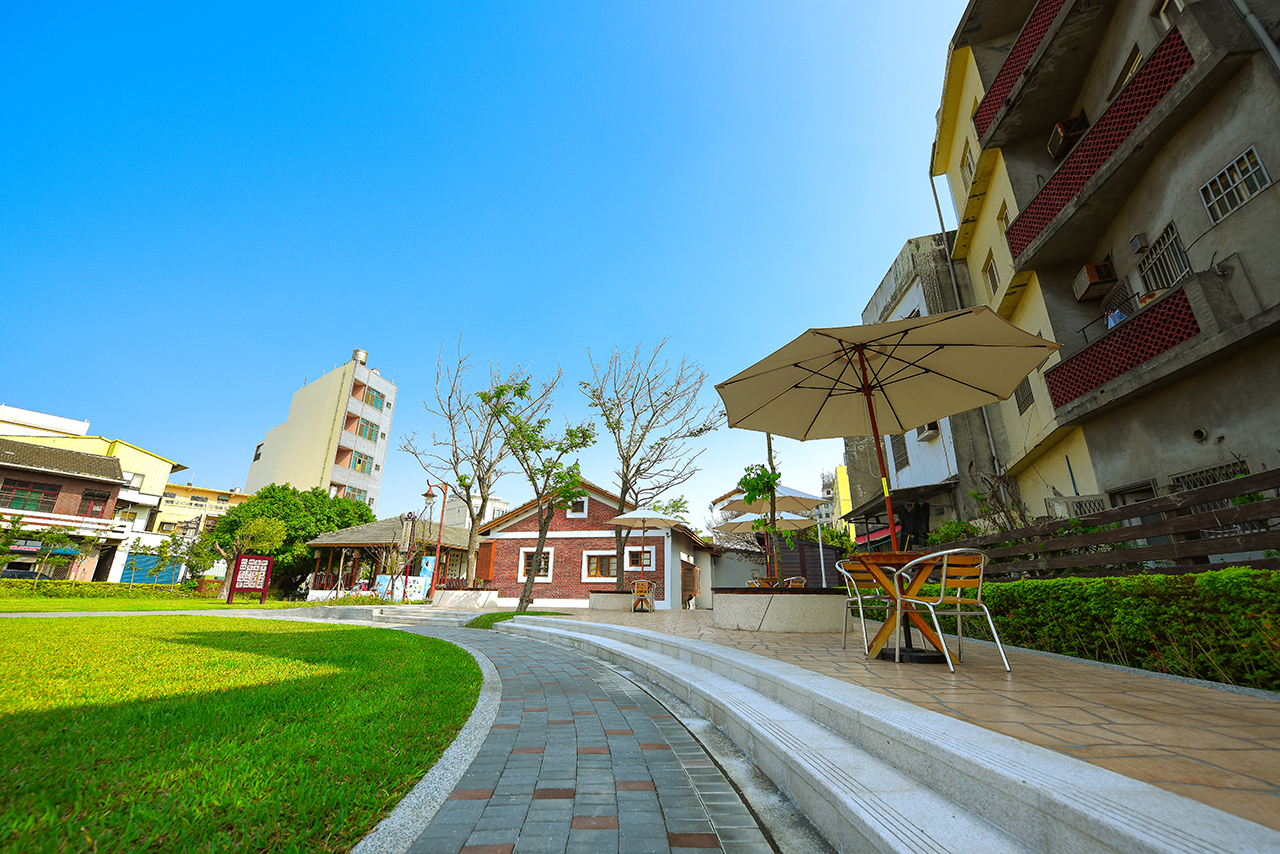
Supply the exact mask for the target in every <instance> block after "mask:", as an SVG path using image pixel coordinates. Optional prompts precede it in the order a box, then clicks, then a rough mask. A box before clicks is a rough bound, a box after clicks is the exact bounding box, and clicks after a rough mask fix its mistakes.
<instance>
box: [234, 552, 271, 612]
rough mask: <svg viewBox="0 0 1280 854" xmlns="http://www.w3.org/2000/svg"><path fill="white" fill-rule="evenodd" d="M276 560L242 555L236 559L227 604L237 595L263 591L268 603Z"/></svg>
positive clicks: (263, 601)
mask: <svg viewBox="0 0 1280 854" xmlns="http://www.w3.org/2000/svg"><path fill="white" fill-rule="evenodd" d="M274 564H275V558H272V557H263V556H262V555H240V557H238V558H236V568H235V570H234V572H233V573H232V575H231V589H230V590H229V591H227V604H228V605H230V604H231V602H232V600H233V599H235V596H236V593H249V592H252V593H257V592H258V591H262V600H261V602H260V603H259V604H262V603H265V602H266V601H267V585H268V584H270V583H271V567H272V566H273V565H274Z"/></svg>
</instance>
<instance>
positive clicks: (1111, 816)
mask: <svg viewBox="0 0 1280 854" xmlns="http://www.w3.org/2000/svg"><path fill="white" fill-rule="evenodd" d="M535 626H536V627H539V628H542V629H545V630H547V631H550V632H554V633H558V634H560V635H561V636H563V637H565V638H566V640H569V639H570V638H572V641H571V642H572V643H575V644H586V645H588V646H589V645H591V642H590V641H587V639H588V638H595V639H607V640H611V641H614V642H617V643H621V644H623V645H625V646H628V647H630V648H631V650H632V652H631V653H628V655H631V656H632V657H634V658H635V659H636V662H635V665H634V668H633V669H637V672H642V673H644V674H645V675H646V677H647V678H649V674H650V673H651V672H652V673H655V674H656V676H657V678H653V681H655V682H657V683H658V684H663V685H664V687H668V688H669V690H672V691H673V693H675V694H677V696H680V697H681V699H683V700H685V701H686V702H688V703H689V704H690V705H691V706H693V707H694V708H696V709H698V710H699V711H701V712H703V713H704V714H707V710H708V709H711V708H714V707H715V706H716V705H717V703H716V698H715V697H713V696H711V695H709V694H707V692H705V691H702V690H701V689H700V688H699V687H698V686H697V684H696V683H695V684H690V685H684V684H681V685H680V686H679V688H675V687H672V686H670V685H666V681H669V680H664V678H663V674H662V668H661V666H658V667H651V666H649V665H648V664H647V662H649V661H650V660H652V657H653V655H654V654H655V653H656V654H659V655H661V656H664V657H665V658H667V659H676V660H679V661H683V662H685V663H687V664H691V665H693V666H695V667H697V668H700V669H702V670H704V671H709V672H711V673H714V674H716V675H718V676H722V677H725V678H727V679H729V680H730V681H731V682H734V683H737V684H738V685H741V686H743V687H745V688H748V689H751V690H754V691H756V692H758V693H760V694H762V695H764V696H766V697H768V698H770V699H772V700H776V701H777V702H779V703H781V704H782V705H783V706H785V707H787V708H789V709H791V710H793V711H794V712H797V713H799V714H800V715H802V716H804V717H806V718H809V719H810V720H812V721H814V722H816V723H817V724H819V725H821V726H824V727H826V728H827V729H830V730H832V731H833V732H835V733H837V734H839V735H841V736H842V737H844V738H846V739H848V740H849V741H850V742H852V743H853V744H855V745H858V746H860V747H862V748H864V749H865V750H867V751H868V752H869V753H870V754H872V755H873V756H876V757H877V758H879V759H881V760H883V761H885V762H887V763H889V764H890V765H892V766H894V767H896V768H898V769H899V770H901V771H902V772H904V773H905V774H906V775H907V776H909V777H912V778H914V779H916V780H919V781H920V782H922V783H923V784H925V785H926V786H928V787H930V788H932V789H934V790H935V791H942V792H947V793H948V795H949V798H950V799H951V800H953V801H955V802H956V803H959V804H960V805H962V806H964V807H965V808H966V809H968V810H969V811H971V812H973V813H975V814H977V815H979V816H981V817H982V818H984V819H986V820H987V821H989V822H991V823H992V824H994V825H995V826H997V827H1001V828H1003V829H1005V830H1006V831H1008V832H1009V833H1010V834H1011V835H1013V836H1014V837H1016V838H1018V839H1021V840H1023V841H1024V842H1026V843H1027V844H1029V845H1030V846H1031V847H1032V848H1035V849H1038V850H1044V851H1075V850H1102V851H1114V852H1123V853H1124V854H1129V853H1130V852H1133V854H1156V852H1162V853H1163V852H1169V853H1170V854H1235V852H1241V851H1251V852H1253V851H1257V852H1263V851H1268V852H1280V833H1277V832H1276V831H1274V830H1271V829H1270V828H1267V827H1264V826H1262V825H1259V824H1255V823H1254V822H1251V821H1247V820H1246V819H1243V818H1240V817H1238V816H1235V815H1232V814H1230V813H1226V812H1223V811H1222V810H1218V809H1215V808H1213V807H1210V806H1208V805H1205V804H1201V803H1199V802H1198V801H1193V800H1191V799H1189V798H1184V797H1182V796H1180V795H1175V794H1173V793H1172V792H1167V791H1165V790H1164V789H1160V788H1158V787H1156V786H1153V785H1150V784H1148V783H1144V782H1141V781H1139V780H1133V779H1131V778H1128V777H1124V776H1122V775H1120V774H1117V773H1115V772H1112V771H1108V770H1106V769H1104V768H1099V767H1096V766H1093V765H1090V764H1089V763H1087V762H1084V761H1082V760H1079V759H1075V758H1073V757H1068V756H1063V755H1061V754H1059V753H1055V752H1054V751H1052V750H1049V749H1047V748H1043V747H1039V746H1037V745H1033V744H1029V743H1027V742H1023V741H1020V740H1018V739H1015V738H1012V737H1010V736H1006V735H1002V734H1000V733H996V732H992V731H990V730H986V729H982V728H981V727H978V726H975V725H973V724H969V723H966V722H964V721H960V720H956V719H954V718H950V717H948V716H946V715H942V714H940V713H937V712H932V711H929V710H926V709H921V708H918V707H916V706H914V705H912V704H910V703H907V702H905V701H902V700H896V699H894V698H892V697H886V696H884V695H883V694H877V693H876V692H874V691H871V690H869V689H867V688H863V687H861V686H858V685H853V684H851V683H848V682H843V681H840V680H838V679H833V678H831V677H828V676H823V675H822V674H819V673H814V672H812V671H809V670H805V669H804V668H801V667H798V666H796V665H792V664H787V663H785V662H780V661H775V660H772V659H766V658H763V657H761V656H757V655H755V654H753V653H749V652H745V651H742V650H736V649H732V648H729V647H724V646H720V645H717V644H713V643H708V642H705V641H698V640H693V639H689V638H679V637H675V636H673V635H666V634H662V633H659V632H652V631H648V630H646V629H636V628H628V627H620V626H613V625H606V624H598V623H586V622H582V621H578V620H561V619H556V618H552V617H517V618H515V620H512V621H509V622H507V623H499V624H498V628H500V629H502V630H505V631H514V630H516V629H517V628H518V627H530V628H531V627H535ZM628 666H633V663H632V662H630V661H629V662H628ZM1014 678H1016V674H1015V675H1014ZM707 716H708V717H712V718H713V719H714V717H713V715H712V714H707ZM735 741H736V739H735ZM739 746H740V747H742V749H743V750H744V751H746V752H747V753H748V754H751V753H752V751H751V749H750V748H749V746H748V745H746V744H739ZM775 783H777V784H778V785H779V786H780V787H781V788H783V789H784V790H785V789H786V786H784V785H783V781H782V780H777V779H775ZM810 818H811V820H813V819H814V818H815V817H814V816H810Z"/></svg>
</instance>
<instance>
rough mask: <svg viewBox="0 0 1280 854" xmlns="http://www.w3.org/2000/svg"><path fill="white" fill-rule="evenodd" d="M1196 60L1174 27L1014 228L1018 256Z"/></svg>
mask: <svg viewBox="0 0 1280 854" xmlns="http://www.w3.org/2000/svg"><path fill="white" fill-rule="evenodd" d="M1193 62H1194V60H1193V59H1192V58H1191V51H1189V50H1187V45H1186V43H1185V42H1184V41H1183V40H1182V36H1181V35H1179V34H1178V31H1177V30H1170V31H1169V35H1167V36H1165V39H1164V41H1163V42H1161V43H1160V46H1159V47H1158V48H1156V52H1155V53H1153V54H1151V58H1150V59H1148V60H1147V61H1146V62H1145V63H1144V64H1143V65H1142V68H1140V69H1138V73H1137V74H1136V75H1134V78H1133V79H1132V80H1130V81H1129V83H1128V84H1127V85H1126V86H1125V87H1124V89H1123V90H1122V91H1121V92H1120V94H1119V96H1117V97H1116V99H1115V100H1114V101H1112V102H1111V106H1110V107H1107V109H1106V112H1104V113H1103V114H1102V117H1101V118H1099V119H1098V123H1097V124H1095V125H1094V126H1093V127H1092V128H1090V129H1089V132H1088V133H1087V134H1085V137H1084V139H1082V140H1081V141H1080V143H1079V144H1078V145H1077V146H1076V147H1075V149H1074V150H1073V151H1072V152H1071V154H1070V156H1069V157H1067V159H1066V160H1064V161H1063V162H1062V165H1061V166H1059V167H1058V170H1057V171H1056V172H1054V173H1053V177H1052V178H1050V179H1049V180H1048V182H1047V183H1046V184H1045V185H1044V186H1043V187H1041V188H1040V192H1038V193H1036V195H1035V198H1033V199H1032V200H1031V202H1030V203H1029V204H1028V205H1027V206H1026V207H1025V208H1024V209H1023V210H1022V213H1020V214H1018V218H1017V219H1015V220H1014V221H1013V224H1012V225H1010V226H1009V230H1008V232H1007V233H1006V236H1007V237H1008V239H1009V250H1010V251H1011V252H1012V253H1013V257H1014V258H1017V257H1018V256H1019V255H1021V254H1022V252H1023V250H1024V249H1026V248H1027V246H1029V245H1030V244H1031V241H1032V240H1035V239H1036V237H1037V236H1038V235H1039V234H1040V232H1042V231H1044V229H1045V227H1046V226H1047V225H1048V224H1049V223H1050V222H1052V221H1053V218H1054V217H1055V216H1057V215H1058V212H1059V211H1061V210H1062V209H1063V208H1064V207H1066V206H1067V203H1068V202H1070V201H1071V200H1072V199H1074V198H1075V197H1076V194H1077V193H1079V192H1080V188H1081V187H1083V186H1084V185H1085V182H1086V181H1088V180H1089V179H1090V178H1092V177H1093V176H1094V175H1095V174H1096V173H1097V171H1098V170H1099V169H1101V168H1102V166H1103V165H1104V164H1105V163H1106V162H1107V161H1108V160H1110V159H1111V155H1112V154H1115V152H1116V149H1117V148H1119V147H1120V146H1121V145H1123V144H1124V141H1125V140H1126V139H1128V138H1129V135H1130V134H1132V133H1133V131H1134V128H1136V127H1137V126H1138V123H1139V122H1141V121H1142V120H1143V119H1145V118H1146V117H1147V114H1148V113H1150V112H1151V110H1152V109H1153V108H1154V107H1155V105H1156V104H1158V103H1160V100H1161V99H1162V98H1163V97H1164V96H1165V95H1167V94H1168V93H1169V90H1170V89H1172V88H1173V87H1174V84H1176V83H1177V82H1178V81H1179V80H1181V79H1182V76H1183V75H1184V74H1186V73H1187V69H1189V68H1190V67H1191V65H1192V63H1193Z"/></svg>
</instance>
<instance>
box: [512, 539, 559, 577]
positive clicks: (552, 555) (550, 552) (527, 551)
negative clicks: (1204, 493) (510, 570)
mask: <svg viewBox="0 0 1280 854" xmlns="http://www.w3.org/2000/svg"><path fill="white" fill-rule="evenodd" d="M537 550H538V549H537V548H536V547H535V546H529V547H528V548H521V549H520V570H519V578H518V579H517V580H518V581H520V582H521V583H522V584H523V583H524V580H525V574H524V566H525V562H526V561H527V558H526V555H531V554H533V553H534V552H536V551H537ZM542 553H543V554H544V555H546V556H547V577H546V578H543V577H541V576H538V575H535V576H534V577H533V583H534V584H550V583H551V579H552V578H553V577H554V576H555V571H556V550H555V549H554V548H549V547H548V548H544V549H543V550H542Z"/></svg>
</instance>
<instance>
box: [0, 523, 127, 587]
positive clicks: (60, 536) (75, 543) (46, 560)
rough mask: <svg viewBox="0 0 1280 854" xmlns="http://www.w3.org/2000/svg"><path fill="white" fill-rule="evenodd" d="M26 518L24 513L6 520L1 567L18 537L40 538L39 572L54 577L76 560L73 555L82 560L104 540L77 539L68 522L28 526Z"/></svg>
mask: <svg viewBox="0 0 1280 854" xmlns="http://www.w3.org/2000/svg"><path fill="white" fill-rule="evenodd" d="M23 518H24V517H22V516H20V515H15V516H9V517H7V518H6V519H5V524H4V527H3V528H0V567H3V566H4V565H5V564H7V563H8V562H9V560H10V559H11V558H12V556H13V544H14V543H16V542H17V541H18V540H38V541H39V542H40V550H39V551H37V552H36V553H35V571H36V572H38V573H41V574H42V575H48V576H49V577H51V578H52V577H54V576H55V575H56V573H57V571H58V570H60V569H62V568H63V567H64V566H66V565H67V564H68V563H70V562H71V561H72V555H74V559H75V560H77V561H78V560H80V559H81V558H83V557H84V556H85V555H87V554H89V553H90V552H91V551H93V550H94V549H95V548H97V547H98V546H99V545H101V543H102V540H101V539H100V538H99V537H81V538H80V539H79V540H76V539H73V538H72V535H73V534H74V533H75V528H70V527H67V526H65V525H51V526H50V527H48V528H28V527H26V525H25V523H24V521H23ZM68 552H71V553H72V554H68ZM23 554H29V552H23ZM35 581H36V584H39V583H40V579H38V578H37V579H35Z"/></svg>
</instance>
